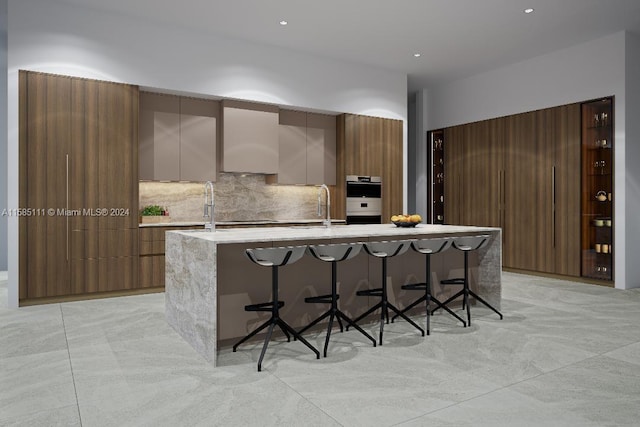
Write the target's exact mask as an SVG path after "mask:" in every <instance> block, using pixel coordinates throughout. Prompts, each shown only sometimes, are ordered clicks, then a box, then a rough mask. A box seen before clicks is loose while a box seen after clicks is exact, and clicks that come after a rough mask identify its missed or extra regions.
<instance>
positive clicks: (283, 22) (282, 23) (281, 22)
mask: <svg viewBox="0 0 640 427" xmlns="http://www.w3.org/2000/svg"><path fill="white" fill-rule="evenodd" d="M287 24H288V22H287V21H285V20H282V21H280V25H287Z"/></svg>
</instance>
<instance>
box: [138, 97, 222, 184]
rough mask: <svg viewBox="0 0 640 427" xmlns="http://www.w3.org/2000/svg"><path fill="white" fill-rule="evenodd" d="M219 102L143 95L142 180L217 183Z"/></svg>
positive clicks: (141, 125) (141, 108) (141, 121)
mask: <svg viewBox="0 0 640 427" xmlns="http://www.w3.org/2000/svg"><path fill="white" fill-rule="evenodd" d="M219 110H220V107H219V102H217V101H211V100H205V99H196V98H188V97H182V96H174V95H164V94H157V93H148V92H143V93H141V94H140V179H142V180H151V181H214V180H215V179H216V170H217V168H216V139H217V138H216V124H217V117H218V116H219Z"/></svg>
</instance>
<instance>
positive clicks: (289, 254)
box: [233, 246, 320, 372]
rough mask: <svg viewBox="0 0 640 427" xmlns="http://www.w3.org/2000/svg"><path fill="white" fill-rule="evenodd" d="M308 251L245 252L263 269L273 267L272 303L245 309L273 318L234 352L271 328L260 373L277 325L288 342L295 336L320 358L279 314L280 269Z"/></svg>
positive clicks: (297, 248) (303, 248) (296, 248)
mask: <svg viewBox="0 0 640 427" xmlns="http://www.w3.org/2000/svg"><path fill="white" fill-rule="evenodd" d="M306 249H307V247H306V246H287V247H274V248H259V249H247V250H246V252H245V254H246V255H247V257H248V258H249V259H250V260H251V261H252V262H254V263H256V264H258V265H261V266H263V267H271V287H272V294H271V295H272V296H271V301H269V302H265V303H259V304H250V305H247V306H245V307H244V309H245V311H270V312H271V317H270V318H269V319H268V320H267V321H266V322H264V323H263V324H262V325H260V326H258V328H256V329H255V330H254V331H253V332H251V333H250V334H249V335H247V336H246V337H244V338H242V339H241V340H240V341H238V342H237V343H236V344H235V345H234V346H233V351H234V352H235V351H236V350H237V348H238V346H239V345H240V344H242V343H244V342H245V341H247V340H249V339H250V338H251V337H253V336H254V335H256V334H257V333H259V332H260V331H262V330H263V329H264V328H266V327H267V326H268V327H269V330H268V331H267V336H266V338H265V340H264V345H263V346H262V352H261V353H260V359H259V360H258V372H260V371H261V370H262V359H264V354H265V352H266V350H267V346H268V345H269V341H270V340H271V335H272V334H273V329H274V327H275V326H276V325H277V326H279V327H280V329H282V332H284V334H285V336H286V337H287V341H290V340H291V337H290V335H289V333H291V335H293V336H294V337H295V338H297V339H299V340H300V341H301V342H302V343H303V344H304V345H306V346H307V347H309V349H311V350H312V351H313V352H314V353H315V354H316V358H317V359H319V358H320V353H319V352H318V350H316V349H315V347H313V346H312V345H311V344H309V342H308V341H307V340H305V339H304V338H303V337H302V336H301V335H299V334H298V333H297V332H296V331H295V330H294V329H293V328H292V327H291V326H289V324H288V323H286V322H285V321H284V320H282V319H281V318H280V312H279V310H280V308H282V307H283V306H284V301H278V268H279V267H282V266H285V265H288V264H293V263H294V262H296V261H298V260H299V259H300V258H302V256H303V255H304V253H305V251H306Z"/></svg>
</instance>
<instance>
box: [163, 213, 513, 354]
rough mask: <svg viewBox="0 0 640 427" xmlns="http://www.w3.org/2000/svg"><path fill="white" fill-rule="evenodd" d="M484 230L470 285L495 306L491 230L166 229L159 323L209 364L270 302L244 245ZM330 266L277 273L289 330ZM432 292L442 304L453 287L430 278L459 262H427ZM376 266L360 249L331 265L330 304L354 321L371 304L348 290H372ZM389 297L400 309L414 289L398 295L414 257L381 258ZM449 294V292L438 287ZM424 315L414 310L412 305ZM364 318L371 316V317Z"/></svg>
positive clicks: (442, 258) (496, 232)
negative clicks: (333, 300) (250, 307)
mask: <svg viewBox="0 0 640 427" xmlns="http://www.w3.org/2000/svg"><path fill="white" fill-rule="evenodd" d="M477 234H488V235H490V236H491V238H490V239H489V244H488V245H487V246H485V247H484V248H482V249H480V250H479V251H476V252H477V253H474V254H473V255H472V256H470V267H471V287H472V288H473V289H474V290H475V291H476V292H477V293H478V294H479V295H480V296H482V297H483V298H485V299H486V300H487V301H488V302H489V303H490V304H492V305H494V306H495V307H496V308H499V307H500V298H501V270H502V246H501V241H502V236H501V230H500V229H499V228H485V227H468V226H450V225H432V224H419V225H418V226H417V227H415V228H397V227H395V226H394V225H393V224H376V225H348V226H347V225H343V226H333V227H329V228H326V227H323V226H316V227H305V226H295V227H264V228H235V229H226V230H216V231H214V232H207V231H203V230H185V231H171V232H167V233H166V269H165V304H166V306H165V315H166V319H167V322H168V323H169V324H170V325H171V326H172V327H173V328H174V329H175V330H176V331H177V332H178V333H179V334H180V335H181V336H182V337H183V338H184V339H185V341H187V342H188V343H189V344H190V345H191V346H192V347H193V348H194V349H195V350H196V351H198V353H200V354H201V355H202V356H203V357H204V358H205V359H206V360H207V361H209V362H211V363H213V364H214V365H215V361H216V352H217V348H218V346H219V345H225V344H227V343H231V342H232V341H233V340H236V339H238V338H240V337H242V336H244V335H246V334H247V333H248V332H249V331H251V330H253V329H254V328H255V327H256V326H257V325H258V324H260V322H261V321H262V316H263V315H265V314H260V313H256V312H245V311H244V306H245V305H247V304H254V303H257V302H265V301H268V300H269V299H270V292H271V285H270V283H271V282H270V280H271V273H270V270H269V269H266V268H264V267H260V266H257V265H255V264H253V263H252V262H250V261H249V260H248V259H247V258H246V257H245V255H244V251H245V249H247V248H258V247H272V246H296V245H308V244H328V243H345V242H367V241H382V240H410V239H421V238H432V237H443V236H470V235H477ZM330 267H331V266H330V263H325V262H320V261H318V260H315V259H313V258H312V257H310V256H305V257H303V258H302V259H301V260H300V261H298V262H296V263H294V264H291V265H288V266H286V267H283V268H282V269H281V271H280V299H281V300H284V301H285V306H284V307H283V309H282V310H281V315H282V317H283V318H284V319H285V320H286V321H287V322H289V323H290V324H291V325H292V326H293V327H295V328H301V327H303V326H305V325H306V324H308V323H309V322H310V321H311V320H312V319H314V318H315V317H316V316H317V315H318V314H320V313H321V312H322V311H324V310H325V309H326V306H325V305H323V304H305V303H304V299H305V298H306V297H309V296H315V295H321V294H326V293H328V292H329V289H330V284H329V283H330V278H331V268H330ZM431 267H432V271H433V276H432V278H433V283H434V284H436V285H435V286H434V292H433V293H434V295H435V296H436V297H437V298H439V299H441V300H442V299H443V298H446V296H447V295H448V294H449V293H451V292H452V291H453V292H455V291H457V290H459V288H458V287H446V288H444V289H441V288H440V286H439V285H438V284H437V283H438V282H439V280H441V279H446V278H451V277H461V276H462V274H463V257H462V254H461V253H459V252H458V251H456V250H453V249H450V250H448V251H445V252H444V253H442V254H437V255H435V256H433V258H432V266H431ZM380 268H381V267H380V260H379V259H375V258H373V257H370V256H368V255H366V253H365V252H364V251H362V252H361V253H360V254H359V255H358V256H356V257H354V258H353V259H351V260H348V261H345V262H342V263H340V264H339V266H338V281H339V293H340V295H341V297H340V304H341V308H342V310H343V311H345V312H346V313H347V315H349V316H352V317H356V316H357V315H359V314H361V313H363V312H364V311H365V310H366V309H367V307H369V306H370V305H372V304H373V303H374V301H368V298H366V297H356V296H355V293H356V291H357V290H361V289H368V288H370V287H378V286H380ZM387 274H388V277H390V281H389V299H390V301H391V302H393V303H395V304H396V305H397V306H398V307H400V308H402V307H403V306H406V305H408V304H409V303H410V302H411V301H412V300H413V299H415V298H416V297H417V295H416V293H415V292H407V291H404V290H401V288H400V287H401V286H402V285H403V284H405V283H414V282H420V281H424V280H425V276H424V275H425V272H424V256H423V255H420V254H418V253H415V252H414V251H411V250H410V251H408V252H406V253H405V254H403V255H402V256H400V257H397V258H393V259H391V260H389V268H388V272H387ZM448 288H452V289H448ZM422 311H423V312H424V308H423V309H422ZM372 320H373V317H372Z"/></svg>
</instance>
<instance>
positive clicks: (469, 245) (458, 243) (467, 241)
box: [432, 234, 502, 326]
mask: <svg viewBox="0 0 640 427" xmlns="http://www.w3.org/2000/svg"><path fill="white" fill-rule="evenodd" d="M489 238H490V237H489V236H488V235H486V234H483V235H478V236H464V237H456V238H454V239H453V242H452V246H453V247H454V248H455V249H457V250H459V251H461V252H463V253H464V277H456V278H453V279H445V280H441V281H440V283H441V284H442V285H462V290H460V291H459V292H458V293H456V294H455V295H453V296H451V297H450V298H449V299H447V300H446V301H445V302H443V303H442V305H441V306H440V307H436V308H434V309H433V311H432V313H433V312H434V311H436V310H437V309H439V308H445V309H446V308H447V307H446V306H447V305H448V304H449V303H450V302H452V301H453V300H455V299H456V298H458V297H460V296H462V309H463V310H464V309H465V308H466V310H467V325H469V326H471V308H470V306H469V297H470V296H472V297H474V298H475V299H476V300H477V301H479V302H481V303H482V304H484V305H485V306H487V307H488V308H490V309H491V310H493V311H494V312H495V313H497V314H498V316H500V319H502V313H500V312H499V311H498V310H496V309H495V308H494V307H493V306H492V305H491V304H489V303H488V302H487V301H485V300H484V299H482V298H481V297H480V296H479V295H478V294H476V293H475V292H473V291H472V290H471V288H470V287H469V252H471V251H477V250H478V249H481V248H483V247H485V246H486V245H487V244H488V243H489Z"/></svg>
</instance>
